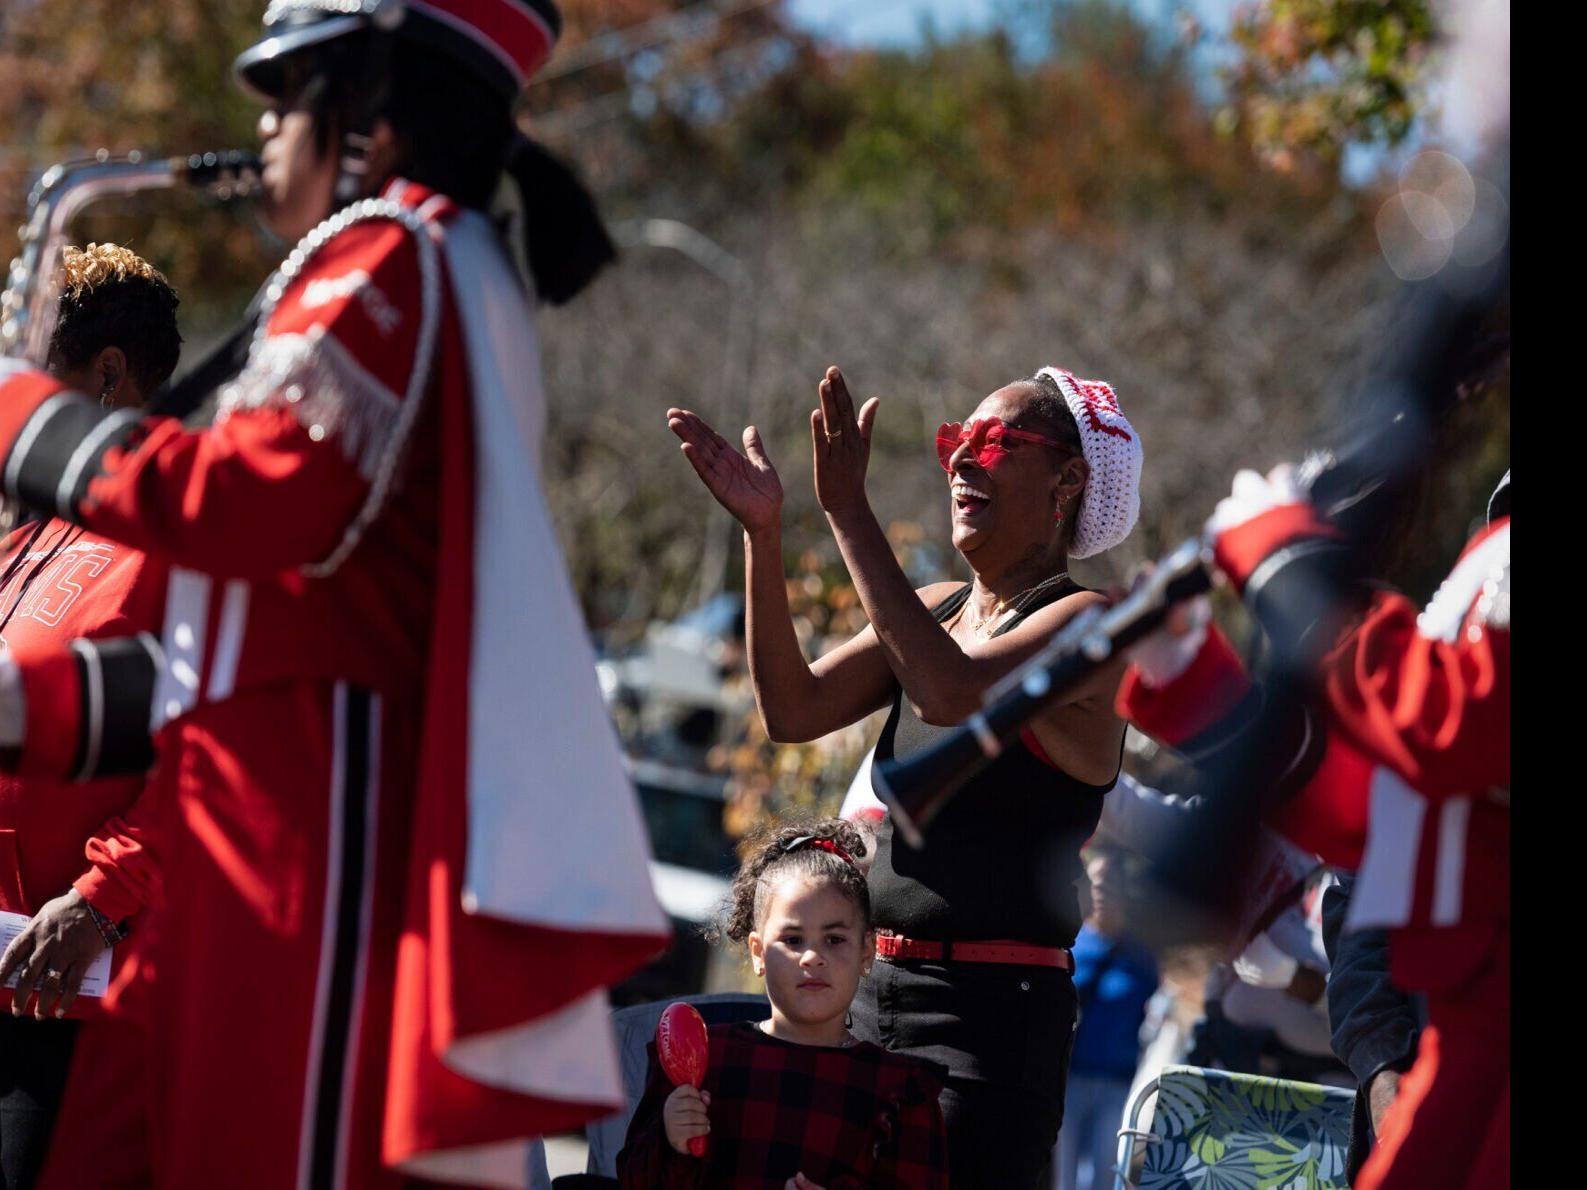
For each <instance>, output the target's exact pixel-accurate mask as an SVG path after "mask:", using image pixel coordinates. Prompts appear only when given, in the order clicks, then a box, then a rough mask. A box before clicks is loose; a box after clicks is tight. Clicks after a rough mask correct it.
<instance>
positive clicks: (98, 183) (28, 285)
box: [0, 149, 261, 368]
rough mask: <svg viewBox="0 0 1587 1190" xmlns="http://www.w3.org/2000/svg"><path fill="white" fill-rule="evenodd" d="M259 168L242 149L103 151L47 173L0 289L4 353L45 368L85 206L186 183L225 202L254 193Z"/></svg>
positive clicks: (1, 349) (33, 198) (0, 338)
mask: <svg viewBox="0 0 1587 1190" xmlns="http://www.w3.org/2000/svg"><path fill="white" fill-rule="evenodd" d="M260 168H261V166H260V162H259V158H258V157H256V156H254V155H253V154H252V153H247V152H243V151H240V150H230V151H226V152H220V153H194V154H193V155H192V156H190V157H166V158H154V159H145V158H144V156H143V154H141V153H128V154H127V155H126V156H124V157H113V156H111V155H110V153H109V152H107V151H106V150H104V149H101V150H100V151H99V152H98V153H97V154H95V155H94V156H93V157H90V158H86V159H83V160H78V161H65V162H62V163H61V164H59V165H52V166H51V167H50V168H49V169H47V170H45V171H44V175H43V177H41V178H40V179H39V181H38V184H37V185H35V186H34V187H33V191H32V193H31V194H29V195H28V221H27V222H26V223H25V224H23V225H22V227H21V228H20V229H19V230H18V233H17V234H18V238H19V239H20V240H21V245H22V247H21V252H20V253H19V254H18V256H17V258H16V259H15V260H13V261H12V262H11V269H10V272H9V273H8V274H7V277H6V287H5V291H4V293H0V355H13V356H20V357H21V358H23V359H26V360H27V361H28V362H29V363H31V364H34V365H35V366H37V367H40V368H42V367H44V366H45V364H46V362H47V356H48V354H49V346H50V336H51V335H52V334H53V333H54V330H55V320H56V317H57V313H58V310H57V300H58V298H59V278H58V273H59V265H60V257H61V251H62V249H63V248H65V246H66V243H67V239H66V237H67V231H68V229H69V227H70V224H71V221H72V219H73V218H74V217H75V216H76V215H77V213H78V212H79V211H81V210H83V208H85V207H87V206H89V205H91V204H93V203H96V202H101V201H103V200H104V199H107V198H120V197H121V196H123V195H127V194H136V193H138V192H139V191H143V190H170V189H174V188H176V187H181V186H186V187H189V188H192V189H195V190H201V191H203V192H205V193H207V194H209V195H211V196H212V197H214V198H218V199H222V200H227V199H234V198H247V197H250V196H252V195H253V194H254V193H255V191H257V189H258V187H259V171H260Z"/></svg>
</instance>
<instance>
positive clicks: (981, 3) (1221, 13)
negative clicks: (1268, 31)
mask: <svg viewBox="0 0 1587 1190" xmlns="http://www.w3.org/2000/svg"><path fill="white" fill-rule="evenodd" d="M1134 2H1135V4H1136V7H1138V8H1139V9H1141V11H1142V12H1144V13H1146V14H1147V15H1149V16H1154V17H1159V18H1163V19H1167V18H1169V17H1171V16H1172V15H1173V14H1174V13H1175V12H1177V11H1178V10H1180V9H1181V8H1187V9H1189V10H1190V11H1192V12H1194V13H1196V15H1197V16H1199V17H1200V18H1201V20H1202V21H1203V23H1204V24H1205V25H1206V26H1207V27H1208V29H1209V30H1219V29H1222V28H1223V27H1224V25H1226V24H1227V22H1228V19H1229V11H1230V9H1231V8H1232V7H1233V6H1234V2H1235V0H1183V2H1176V0H1134ZM997 8H998V0H788V11H789V12H790V13H791V14H792V15H793V17H794V19H795V20H797V21H799V22H801V23H802V24H804V25H806V26H807V27H809V28H811V29H814V30H815V31H817V32H818V33H820V34H821V35H822V36H824V37H829V38H831V39H832V40H834V41H839V42H843V43H846V44H850V45H900V46H903V45H910V44H912V43H913V42H915V41H916V40H918V38H919V36H920V31H921V29H922V27H923V26H924V24H925V23H926V22H928V21H929V22H930V23H931V25H932V27H934V28H935V29H936V30H937V31H938V32H939V33H944V34H947V33H954V32H962V31H964V30H967V29H979V28H984V27H986V25H987V24H989V23H990V22H991V21H992V20H993V19H994V17H995V15H996V12H997Z"/></svg>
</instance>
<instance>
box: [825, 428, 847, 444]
mask: <svg viewBox="0 0 1587 1190" xmlns="http://www.w3.org/2000/svg"><path fill="white" fill-rule="evenodd" d="M841 437H843V431H842V430H828V431H827V441H828V442H833V441H835V440H837V439H839V438H841Z"/></svg>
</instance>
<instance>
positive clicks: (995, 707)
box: [872, 538, 1212, 847]
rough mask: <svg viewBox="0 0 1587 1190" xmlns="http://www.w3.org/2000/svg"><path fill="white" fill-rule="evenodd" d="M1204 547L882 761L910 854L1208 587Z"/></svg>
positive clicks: (1164, 564)
mask: <svg viewBox="0 0 1587 1190" xmlns="http://www.w3.org/2000/svg"><path fill="white" fill-rule="evenodd" d="M1208 561H1209V560H1208V558H1207V556H1206V547H1205V546H1204V545H1203V544H1202V542H1201V541H1200V540H1198V539H1195V538H1192V539H1190V540H1188V541H1185V542H1184V543H1182V544H1181V545H1180V546H1179V547H1178V548H1176V549H1175V550H1174V551H1173V552H1172V553H1170V554H1169V555H1168V556H1167V557H1166V558H1164V559H1163V560H1162V561H1161V562H1159V563H1158V565H1157V567H1156V569H1155V570H1153V571H1152V573H1151V574H1150V575H1149V576H1148V577H1147V578H1146V579H1144V580H1143V581H1142V582H1140V583H1139V584H1138V585H1137V586H1136V587H1135V589H1134V590H1132V591H1131V592H1130V593H1129V594H1128V595H1126V596H1125V597H1124V598H1123V599H1121V600H1120V601H1119V602H1118V603H1115V604H1113V605H1112V606H1111V607H1107V608H1088V609H1087V610H1086V611H1084V612H1081V613H1080V614H1079V615H1077V616H1076V617H1075V618H1074V619H1072V620H1070V621H1069V623H1067V624H1065V625H1064V627H1063V628H1062V629H1060V630H1059V631H1058V633H1057V634H1056V635H1054V636H1053V638H1052V640H1050V641H1048V642H1047V644H1045V645H1043V646H1042V648H1041V650H1040V652H1038V653H1036V655H1035V656H1033V657H1031V658H1030V660H1028V661H1026V662H1025V663H1024V664H1022V665H1021V666H1019V667H1018V668H1017V669H1015V670H1014V671H1013V672H1012V673H1010V674H1008V675H1007V676H1006V677H1004V678H1002V679H1001V680H1000V681H998V682H996V683H995V684H993V685H992V686H990V687H988V688H987V690H986V693H985V694H983V695H982V696H981V709H980V710H978V711H976V712H975V713H974V714H973V715H971V716H970V717H969V718H968V719H967V720H965V722H964V723H963V724H962V725H961V726H959V727H957V728H955V729H954V730H953V731H951V732H949V733H948V734H947V735H946V736H944V737H943V738H942V739H941V740H940V741H938V742H937V743H936V744H934V745H932V746H931V747H930V748H927V749H926V750H925V751H923V752H919V753H917V754H915V755H914V756H911V757H910V758H909V759H908V760H897V759H893V760H880V761H877V762H876V766H875V768H874V769H873V770H872V781H873V783H874V785H875V787H876V792H877V794H878V796H880V797H881V799H882V801H883V802H884V803H886V805H887V808H888V811H889V813H890V814H891V816H892V820H893V827H894V829H895V830H896V831H897V832H898V835H899V836H900V837H901V838H902V839H903V840H904V841H905V842H906V843H908V844H909V845H910V846H911V847H920V846H923V845H924V843H925V830H926V828H927V827H928V826H929V825H930V824H931V821H932V819H934V818H935V817H936V816H937V814H938V813H939V812H940V811H941V810H942V808H943V807H944V806H945V805H947V803H948V801H949V799H951V798H952V797H953V795H954V794H956V793H957V792H958V791H959V790H960V789H962V788H963V787H964V785H965V783H966V782H968V781H969V780H970V779H971V778H972V777H974V776H975V775H976V774H977V773H979V772H980V771H981V770H982V769H984V768H985V767H986V766H987V765H988V764H989V763H990V762H991V761H992V760H994V759H995V758H996V757H997V756H998V755H999V754H1000V753H1001V752H1002V751H1003V749H1004V748H1005V747H1006V746H1007V745H1008V744H1009V742H1010V741H1011V740H1013V739H1014V738H1015V737H1016V736H1018V735H1019V732H1020V729H1021V728H1022V727H1024V726H1025V724H1026V723H1028V722H1029V721H1030V719H1031V718H1032V717H1033V716H1035V715H1036V714H1038V713H1039V712H1040V711H1041V710H1042V709H1043V708H1044V707H1046V706H1049V705H1050V704H1051V703H1052V702H1053V701H1054V700H1056V699H1058V698H1059V697H1061V696H1062V695H1063V694H1065V693H1066V692H1067V691H1070V690H1073V689H1074V688H1075V686H1077V685H1078V684H1079V683H1081V682H1083V681H1084V680H1085V679H1086V678H1087V677H1089V676H1090V675H1091V674H1093V673H1095V672H1096V671H1097V670H1098V669H1099V668H1100V667H1101V666H1102V665H1104V664H1106V663H1107V661H1108V660H1109V659H1110V658H1112V657H1115V656H1117V655H1118V653H1119V651H1120V650H1121V649H1126V648H1128V647H1129V646H1130V645H1132V644H1134V643H1135V642H1136V641H1138V640H1140V639H1141V638H1142V637H1144V636H1147V635H1149V634H1150V633H1151V632H1153V631H1154V630H1155V629H1156V628H1158V627H1159V626H1160V625H1161V624H1162V623H1163V621H1164V619H1166V618H1167V616H1168V613H1169V612H1170V611H1171V610H1172V609H1173V608H1174V607H1175V606H1177V605H1178V604H1181V603H1184V602H1185V601H1186V600H1188V599H1193V598H1195V597H1196V596H1197V595H1200V594H1201V593H1202V592H1203V591H1206V590H1208V589H1209V588H1210V587H1211V586H1212V573H1211V570H1210V568H1209V566H1208Z"/></svg>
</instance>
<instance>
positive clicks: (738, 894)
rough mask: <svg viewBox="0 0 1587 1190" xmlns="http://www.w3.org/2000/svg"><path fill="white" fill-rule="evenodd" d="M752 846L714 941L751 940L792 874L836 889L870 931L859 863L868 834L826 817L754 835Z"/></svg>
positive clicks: (868, 897) (868, 904) (710, 931)
mask: <svg viewBox="0 0 1587 1190" xmlns="http://www.w3.org/2000/svg"><path fill="white" fill-rule="evenodd" d="M801 839H803V840H806V841H805V842H800V840H801ZM750 845H751V850H750V853H749V858H748V859H746V860H745V861H744V862H743V864H742V865H740V867H739V869H738V875H737V876H735V877H734V878H733V891H732V892H731V893H729V894H728V900H727V905H726V906H725V908H724V910H723V913H722V915H721V918H720V920H718V921H717V922H716V923H715V925H714V926H712V927H711V928H710V929H708V930H707V931H706V937H707V938H708V939H709V940H710V941H712V942H720V941H721V940H722V939H724V938H725V939H727V940H728V941H730V942H739V943H742V942H744V941H746V940H747V939H748V938H749V935H750V932H751V931H752V930H755V929H757V928H759V926H760V924H761V923H762V922H763V921H765V919H766V911H767V909H768V908H770V905H771V897H772V892H773V891H774V890H775V889H776V887H777V886H778V885H779V884H781V883H782V881H783V880H785V879H787V878H788V877H790V876H799V877H802V878H804V879H806V880H811V881H815V882H818V883H830V884H832V885H835V886H836V887H837V888H838V890H839V891H841V892H842V893H843V895H844V896H846V897H848V898H849V900H851V901H853V902H854V904H855V907H856V908H858V909H859V911H860V923H861V928H862V929H864V930H867V931H869V930H870V928H871V892H870V889H869V888H868V887H867V886H866V883H865V875H864V873H862V872H861V871H860V869H859V866H858V865H857V864H856V863H855V862H854V861H855V860H858V859H860V858H861V857H863V856H864V855H865V836H864V835H863V834H862V833H861V832H860V830H859V828H858V827H856V826H855V825H854V824H853V823H852V822H845V821H844V820H843V819H841V818H825V819H820V820H818V821H814V822H796V823H791V824H789V825H786V826H783V827H779V828H777V829H776V830H766V831H762V832H760V833H759V834H757V835H752V836H751V837H750ZM827 845H830V846H831V847H835V848H837V849H838V850H840V851H842V852H843V853H844V854H845V855H847V856H848V857H849V858H848V859H845V858H844V857H843V855H839V854H837V853H836V852H834V851H832V850H829V849H828V847H827Z"/></svg>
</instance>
